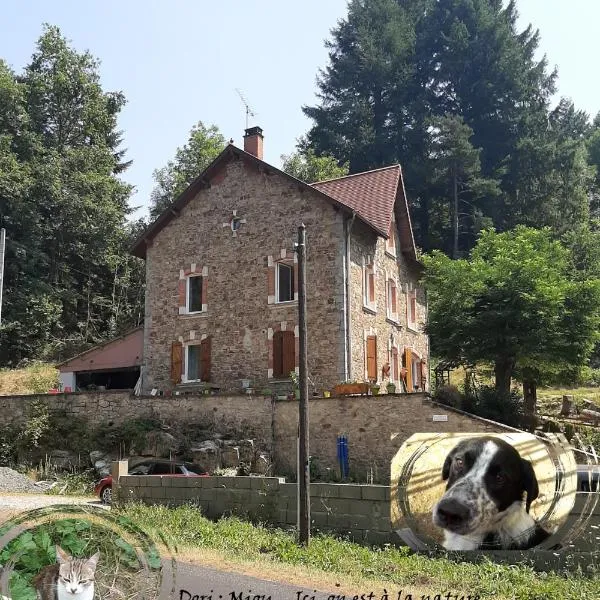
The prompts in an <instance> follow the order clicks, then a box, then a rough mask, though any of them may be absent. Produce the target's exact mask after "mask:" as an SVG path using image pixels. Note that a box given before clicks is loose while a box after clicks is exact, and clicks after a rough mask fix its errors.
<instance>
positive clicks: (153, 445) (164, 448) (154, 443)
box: [140, 431, 179, 458]
mask: <svg viewBox="0 0 600 600" xmlns="http://www.w3.org/2000/svg"><path fill="white" fill-rule="evenodd" d="M178 449H179V443H178V442H177V440H176V439H175V438H174V437H173V436H172V435H171V434H170V433H167V432H166V431H149V432H148V433H147V434H146V438H145V440H144V444H143V448H142V451H141V452H140V454H141V455H142V456H155V457H157V458H168V457H169V455H170V454H171V453H172V452H177V450H178Z"/></svg>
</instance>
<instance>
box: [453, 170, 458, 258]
mask: <svg viewBox="0 0 600 600" xmlns="http://www.w3.org/2000/svg"><path fill="white" fill-rule="evenodd" d="M452 229H453V233H454V240H453V244H452V257H453V258H455V259H456V258H458V178H457V177H456V173H454V210H453V215H452Z"/></svg>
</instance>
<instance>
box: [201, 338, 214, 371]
mask: <svg viewBox="0 0 600 600" xmlns="http://www.w3.org/2000/svg"><path fill="white" fill-rule="evenodd" d="M211 340H212V337H210V336H209V337H207V338H204V339H203V340H202V341H201V342H200V381H210V371H211V356H210V355H211V345H212V344H211Z"/></svg>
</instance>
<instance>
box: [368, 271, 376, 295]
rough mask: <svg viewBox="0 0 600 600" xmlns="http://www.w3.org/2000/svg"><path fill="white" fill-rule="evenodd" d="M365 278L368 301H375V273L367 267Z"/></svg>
mask: <svg viewBox="0 0 600 600" xmlns="http://www.w3.org/2000/svg"><path fill="white" fill-rule="evenodd" d="M367 280H368V282H369V302H375V274H374V273H373V271H372V269H371V267H369V271H368V275H367Z"/></svg>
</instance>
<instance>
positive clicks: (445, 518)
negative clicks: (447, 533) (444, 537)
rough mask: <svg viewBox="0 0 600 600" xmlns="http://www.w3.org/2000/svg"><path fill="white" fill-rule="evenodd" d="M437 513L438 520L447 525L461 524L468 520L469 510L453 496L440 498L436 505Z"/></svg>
mask: <svg viewBox="0 0 600 600" xmlns="http://www.w3.org/2000/svg"><path fill="white" fill-rule="evenodd" d="M437 513H438V517H439V519H440V521H442V523H443V524H444V525H447V526H450V527H451V526H453V525H454V526H456V525H461V524H462V523H465V522H466V521H468V520H469V517H470V514H471V511H470V510H469V507H468V506H465V505H464V504H463V503H462V502H459V501H458V500H455V499H454V498H447V499H445V500H442V501H441V502H440V503H439V505H438V507H437Z"/></svg>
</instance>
